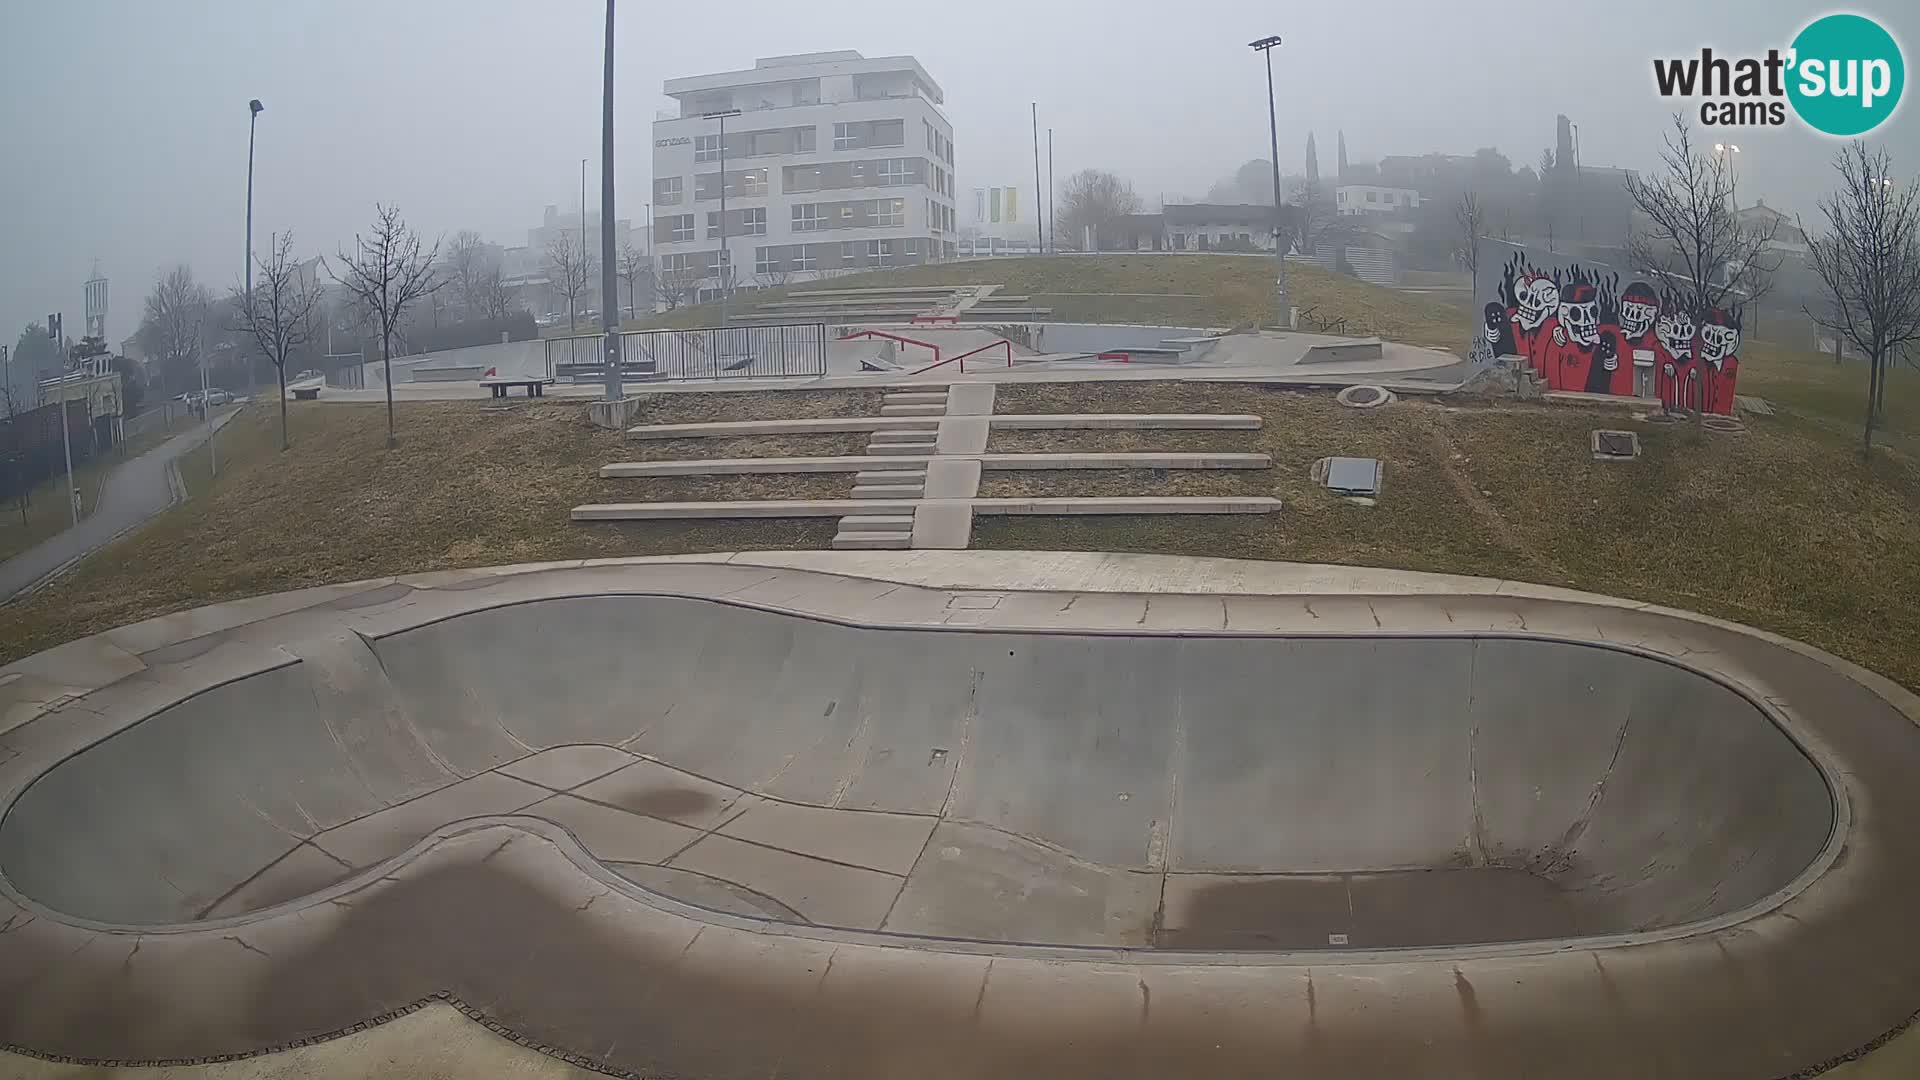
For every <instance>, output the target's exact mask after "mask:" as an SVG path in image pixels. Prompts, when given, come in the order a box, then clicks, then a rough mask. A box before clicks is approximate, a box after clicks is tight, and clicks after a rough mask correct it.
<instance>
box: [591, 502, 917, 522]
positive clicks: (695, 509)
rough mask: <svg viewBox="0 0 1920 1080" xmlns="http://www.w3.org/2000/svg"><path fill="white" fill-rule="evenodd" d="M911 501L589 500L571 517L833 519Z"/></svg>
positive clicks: (902, 507)
mask: <svg viewBox="0 0 1920 1080" xmlns="http://www.w3.org/2000/svg"><path fill="white" fill-rule="evenodd" d="M913 504H914V500H912V499H742V500H737V501H732V502H637V503H591V504H588V505H586V506H576V507H574V508H573V520H575V521H662V520H670V519H689V518H803V517H832V518H837V517H847V516H849V515H852V514H911V513H913Z"/></svg>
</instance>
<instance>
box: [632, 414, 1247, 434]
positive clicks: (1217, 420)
mask: <svg viewBox="0 0 1920 1080" xmlns="http://www.w3.org/2000/svg"><path fill="white" fill-rule="evenodd" d="M965 415H969V414H962V413H955V412H953V411H952V409H951V408H949V410H948V412H947V416H949V417H955V416H965ZM979 418H980V419H983V420H985V421H986V423H987V424H988V425H989V426H991V427H997V428H1007V429H1010V430H1013V429H1017V430H1022V431H1078V430H1086V431H1093V430H1126V431H1146V430H1163V431H1182V430H1185V431H1193V430H1231V431H1258V430H1259V429H1260V418H1259V417H1258V416H1254V415H1252V414H1251V413H998V414H994V415H992V416H980V417H979ZM940 421H941V417H934V416H833V417H824V418H819V419H811V420H712V421H708V422H705V423H699V424H646V425H642V426H640V427H630V428H628V429H627V435H628V436H630V437H632V438H635V439H699V438H733V437H737V436H743V435H745V436H752V435H824V434H838V433H841V432H850V431H886V432H904V431H925V432H929V433H931V432H933V431H935V430H937V429H938V428H939V427H940Z"/></svg>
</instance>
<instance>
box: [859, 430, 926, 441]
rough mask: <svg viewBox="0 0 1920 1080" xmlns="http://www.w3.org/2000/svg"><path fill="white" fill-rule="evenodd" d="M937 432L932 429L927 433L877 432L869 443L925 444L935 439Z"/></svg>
mask: <svg viewBox="0 0 1920 1080" xmlns="http://www.w3.org/2000/svg"><path fill="white" fill-rule="evenodd" d="M936 430H937V429H931V428H930V429H928V430H926V431H876V432H874V433H873V437H872V438H870V439H868V440H867V442H868V443H869V444H873V443H879V444H882V445H884V444H886V443H911V442H923V441H925V440H927V439H931V438H933V437H934V435H935V433H936Z"/></svg>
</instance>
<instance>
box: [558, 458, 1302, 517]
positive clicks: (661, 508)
mask: <svg viewBox="0 0 1920 1080" xmlns="http://www.w3.org/2000/svg"><path fill="white" fill-rule="evenodd" d="M881 460H889V459H885V458H883V459H881ZM942 460H949V459H938V458H936V459H935V462H934V464H937V463H938V462H940V461H942ZM959 463H960V462H959V461H955V464H959ZM932 467H933V465H932V464H929V466H928V471H929V472H931V471H932ZM977 483H978V480H977V476H976V486H977ZM906 490H907V489H904V488H903V490H902V491H901V495H902V497H901V498H897V499H896V498H873V499H741V500H735V501H730V502H729V501H720V500H715V501H711V502H632V503H588V504H586V505H583V506H576V507H574V508H573V520H575V521H665V520H685V521H697V520H702V519H723V518H806V517H839V516H841V515H846V514H855V515H872V514H910V513H913V510H914V504H915V503H916V502H917V501H919V500H920V499H922V498H927V499H933V498H942V497H946V498H953V499H965V496H964V495H962V494H960V493H958V492H955V493H953V494H952V495H949V496H941V495H938V494H936V493H934V492H933V491H931V490H929V491H926V492H925V494H923V495H915V496H908V495H907V494H906ZM887 494H892V493H891V492H889V493H887ZM967 501H969V502H971V503H972V505H973V512H974V513H976V514H1030V515H1047V514H1068V515H1081V514H1271V513H1273V512H1274V511H1277V510H1279V509H1280V500H1278V499H1267V498H1226V497H1215V496H1204V495H1196V496H1185V495H1181V496H1169V495H1140V496H1122V497H1105V498H1089V497H1079V496H1075V497H1069V498H1056V499H969V500H967Z"/></svg>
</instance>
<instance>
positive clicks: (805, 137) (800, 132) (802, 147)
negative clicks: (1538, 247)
mask: <svg viewBox="0 0 1920 1080" xmlns="http://www.w3.org/2000/svg"><path fill="white" fill-rule="evenodd" d="M814 138H815V134H814V130H813V129H812V128H810V127H803V128H794V129H793V150H794V153H796V154H811V153H813V147H814Z"/></svg>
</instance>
